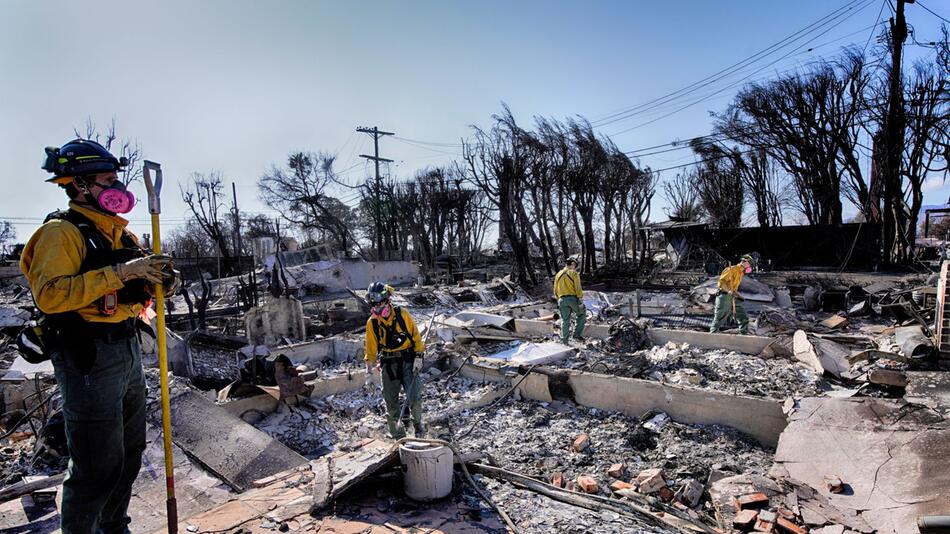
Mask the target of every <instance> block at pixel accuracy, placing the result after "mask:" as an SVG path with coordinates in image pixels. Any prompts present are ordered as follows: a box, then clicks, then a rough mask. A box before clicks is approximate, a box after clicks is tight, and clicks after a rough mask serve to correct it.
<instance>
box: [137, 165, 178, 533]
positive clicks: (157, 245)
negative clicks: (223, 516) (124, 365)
mask: <svg viewBox="0 0 950 534" xmlns="http://www.w3.org/2000/svg"><path fill="white" fill-rule="evenodd" d="M142 167H143V173H142V174H143V178H144V181H145V189H146V190H147V191H148V211H149V213H150V214H151V215H152V252H154V253H155V254H161V252H162V235H161V228H160V225H159V221H158V216H159V214H160V213H161V211H162V208H161V204H160V195H161V191H162V166H161V165H159V164H158V163H155V162H152V161H148V160H146V161H145V162H144V163H143V166H142ZM152 172H154V173H155V181H154V182H153V181H152ZM162 286H163V284H155V313H157V314H158V316H157V317H156V322H157V323H158V324H157V326H158V332H156V336H155V337H156V343H157V344H158V372H159V381H160V383H161V392H162V437H163V441H164V445H165V495H166V501H165V508H166V512H167V514H168V532H169V534H177V533H178V504H177V501H176V500H175V459H174V456H173V453H172V412H171V400H170V397H171V394H170V393H169V391H168V347H167V346H166V338H165V288H164V287H162Z"/></svg>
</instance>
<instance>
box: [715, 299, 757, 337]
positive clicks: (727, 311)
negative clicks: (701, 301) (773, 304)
mask: <svg viewBox="0 0 950 534" xmlns="http://www.w3.org/2000/svg"><path fill="white" fill-rule="evenodd" d="M733 306H734V307H735V315H736V322H738V323H739V333H740V334H748V333H749V316H748V315H746V313H745V308H744V307H743V306H742V301H741V300H738V299H736V298H735V297H733V296H732V295H730V294H729V293H722V294H720V295H719V296H718V297H716V308H715V310H714V311H713V322H712V325H711V326H710V327H709V331H710V332H718V331H719V329H720V328H722V325H723V323H725V322H726V319H728V317H729V315H731V314H732V311H733Z"/></svg>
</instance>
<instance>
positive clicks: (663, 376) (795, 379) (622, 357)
mask: <svg viewBox="0 0 950 534" xmlns="http://www.w3.org/2000/svg"><path fill="white" fill-rule="evenodd" d="M599 348H600V346H599V344H597V343H591V344H589V345H588V347H586V348H585V349H583V350H581V351H580V352H579V353H578V354H577V355H576V356H574V357H573V358H572V359H571V360H569V363H568V364H567V366H568V367H570V368H573V369H579V370H584V371H590V372H595V373H604V374H610V375H616V376H625V377H630V378H644V379H648V380H655V381H657V382H663V383H667V384H675V385H681V386H688V387H703V388H709V389H715V390H717V391H723V392H727V393H732V394H735V395H752V396H759V397H770V398H776V399H784V398H786V397H802V396H808V395H816V394H818V392H819V383H820V379H821V377H820V375H818V374H817V373H815V371H814V370H812V369H809V368H808V367H807V366H805V365H804V364H802V363H800V362H796V361H789V360H788V359H785V358H771V359H765V358H763V357H761V356H754V355H750V354H740V353H738V352H735V351H729V350H722V349H719V350H710V349H702V348H698V347H692V346H690V345H689V344H688V343H673V342H668V343H666V344H665V345H662V346H656V345H655V346H652V347H650V348H649V349H644V350H638V351H636V352H632V353H616V352H605V351H602V350H598V349H599Z"/></svg>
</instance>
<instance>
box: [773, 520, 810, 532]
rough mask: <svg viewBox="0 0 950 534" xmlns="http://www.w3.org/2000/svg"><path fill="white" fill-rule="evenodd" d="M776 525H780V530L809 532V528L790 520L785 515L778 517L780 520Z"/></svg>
mask: <svg viewBox="0 0 950 534" xmlns="http://www.w3.org/2000/svg"><path fill="white" fill-rule="evenodd" d="M776 526H778V528H779V530H781V531H784V532H788V533H789V534H807V532H808V531H807V530H805V529H803V528H802V527H800V526H798V525H796V524H795V523H792V522H791V521H789V520H788V519H785V518H784V517H780V518H778V522H776Z"/></svg>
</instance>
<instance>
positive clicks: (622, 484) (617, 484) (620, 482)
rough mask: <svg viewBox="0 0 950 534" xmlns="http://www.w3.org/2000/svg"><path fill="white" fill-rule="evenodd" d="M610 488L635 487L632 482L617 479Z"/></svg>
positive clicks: (617, 489)
mask: <svg viewBox="0 0 950 534" xmlns="http://www.w3.org/2000/svg"><path fill="white" fill-rule="evenodd" d="M610 489H611V490H613V491H620V490H625V489H633V484H630V483H629V482H624V481H623V480H615V481H614V483H613V484H611V485H610Z"/></svg>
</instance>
